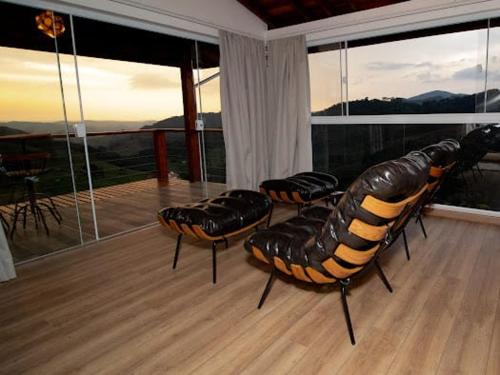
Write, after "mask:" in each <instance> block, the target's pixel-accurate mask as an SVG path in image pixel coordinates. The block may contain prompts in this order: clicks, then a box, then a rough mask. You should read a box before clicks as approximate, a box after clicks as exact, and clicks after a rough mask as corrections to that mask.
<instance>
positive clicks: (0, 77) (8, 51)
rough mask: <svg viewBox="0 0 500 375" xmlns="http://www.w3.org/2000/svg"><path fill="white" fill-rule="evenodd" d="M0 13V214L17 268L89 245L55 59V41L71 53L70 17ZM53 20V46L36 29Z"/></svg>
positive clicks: (48, 35) (13, 8)
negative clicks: (81, 224)
mask: <svg viewBox="0 0 500 375" xmlns="http://www.w3.org/2000/svg"><path fill="white" fill-rule="evenodd" d="M0 12H1V13H2V14H3V15H4V16H5V19H4V22H2V23H1V24H0V108H2V111H1V112H0V154H1V165H0V178H1V180H2V181H1V184H0V212H1V216H2V218H3V220H2V224H3V225H4V227H5V229H7V231H8V232H9V241H10V248H11V251H12V253H13V256H14V259H15V261H16V262H20V261H25V260H28V259H32V258H36V257H39V256H41V255H44V254H48V253H51V252H54V251H57V250H61V249H65V248H68V247H71V246H75V245H79V244H81V241H82V240H83V241H86V240H91V239H93V237H92V235H87V234H86V233H83V234H82V238H81V237H80V235H81V232H80V228H79V224H78V215H77V202H76V201H75V198H74V189H73V183H72V178H71V176H72V175H71V167H70V166H71V164H70V158H69V155H70V154H69V153H68V151H69V149H68V143H67V140H66V137H67V128H66V122H65V116H64V112H63V101H62V96H61V86H60V80H59V71H58V65H57V54H56V53H55V52H56V44H55V41H57V46H58V47H59V49H60V50H62V51H65V50H68V49H69V50H71V29H70V23H69V17H68V16H66V15H62V14H55V15H54V14H53V13H52V12H51V11H45V10H42V9H35V8H29V7H24V6H18V5H13V4H7V3H0ZM36 17H38V20H39V21H40V22H39V23H40V24H41V25H40V24H39V26H40V27H39V28H37V18H36ZM54 20H55V21H56V34H55V35H56V36H57V40H55V39H54V38H53V36H54V29H53V28H51V27H45V28H44V27H43V24H45V25H47V24H50V21H52V22H54ZM43 21H47V22H46V23H44V22H43ZM63 75H64V74H63ZM73 83H74V81H73ZM68 96H70V94H69V93H68Z"/></svg>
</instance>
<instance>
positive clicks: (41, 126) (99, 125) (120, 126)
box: [0, 120, 154, 135]
mask: <svg viewBox="0 0 500 375" xmlns="http://www.w3.org/2000/svg"><path fill="white" fill-rule="evenodd" d="M74 123H75V122H70V126H71V125H73V124H74ZM85 123H86V124H87V131H88V132H99V131H119V130H133V129H141V128H142V127H143V126H145V125H149V124H152V123H154V120H149V121H92V120H90V121H85ZM5 128H10V129H11V130H10V131H16V130H17V131H19V132H21V133H52V134H61V133H64V132H65V123H64V122H63V121H56V122H36V121H10V122H3V123H0V134H1V132H2V131H5V130H2V129H5ZM11 134H15V133H11ZM3 135H6V134H3Z"/></svg>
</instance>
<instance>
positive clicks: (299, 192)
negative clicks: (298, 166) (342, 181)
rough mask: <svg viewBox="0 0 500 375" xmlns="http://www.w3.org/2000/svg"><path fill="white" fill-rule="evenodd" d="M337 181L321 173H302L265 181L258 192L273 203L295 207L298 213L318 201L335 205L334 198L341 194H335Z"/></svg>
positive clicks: (335, 178) (333, 177)
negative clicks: (288, 204)
mask: <svg viewBox="0 0 500 375" xmlns="http://www.w3.org/2000/svg"><path fill="white" fill-rule="evenodd" d="M338 184H339V181H338V179H337V177H335V176H333V175H331V174H328V173H323V172H303V173H298V174H296V175H293V176H291V177H288V178H282V179H274V180H266V181H263V182H262V183H261V184H260V187H259V189H260V192H261V193H264V194H267V195H268V196H269V197H271V199H272V200H273V201H274V202H281V203H291V204H296V205H297V211H298V214H299V215H300V212H301V210H302V208H303V207H304V206H309V205H311V204H313V203H315V202H318V201H321V200H323V201H325V203H326V204H327V205H328V204H329V203H330V202H331V203H334V204H335V203H336V197H337V196H340V195H342V193H343V192H337V191H336V189H337V186H338Z"/></svg>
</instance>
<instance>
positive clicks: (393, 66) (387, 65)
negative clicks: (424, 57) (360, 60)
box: [366, 61, 415, 70]
mask: <svg viewBox="0 0 500 375" xmlns="http://www.w3.org/2000/svg"><path fill="white" fill-rule="evenodd" d="M414 65H415V64H409V63H391V62H382V61H375V62H371V63H369V64H366V67H367V68H368V69H369V70H398V69H405V68H410V67H413V66H414Z"/></svg>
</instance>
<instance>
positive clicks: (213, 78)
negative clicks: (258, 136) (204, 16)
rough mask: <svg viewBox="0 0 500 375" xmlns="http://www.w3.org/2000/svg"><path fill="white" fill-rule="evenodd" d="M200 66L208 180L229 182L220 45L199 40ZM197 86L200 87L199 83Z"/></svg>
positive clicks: (199, 99)
mask: <svg viewBox="0 0 500 375" xmlns="http://www.w3.org/2000/svg"><path fill="white" fill-rule="evenodd" d="M197 51H198V64H197V65H198V66H199V70H195V72H194V74H195V81H196V84H197V85H198V83H200V86H199V88H198V90H197V91H196V99H197V108H198V117H199V118H200V119H202V120H203V123H204V125H205V131H204V132H202V133H200V136H201V137H200V140H201V147H202V151H203V158H204V167H205V168H206V178H207V181H208V182H219V183H225V182H226V150H225V146H224V136H223V133H222V119H221V98H220V76H219V73H220V71H219V47H218V46H216V45H211V44H207V43H201V42H197ZM198 77H199V82H198ZM197 87H198V86H197Z"/></svg>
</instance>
